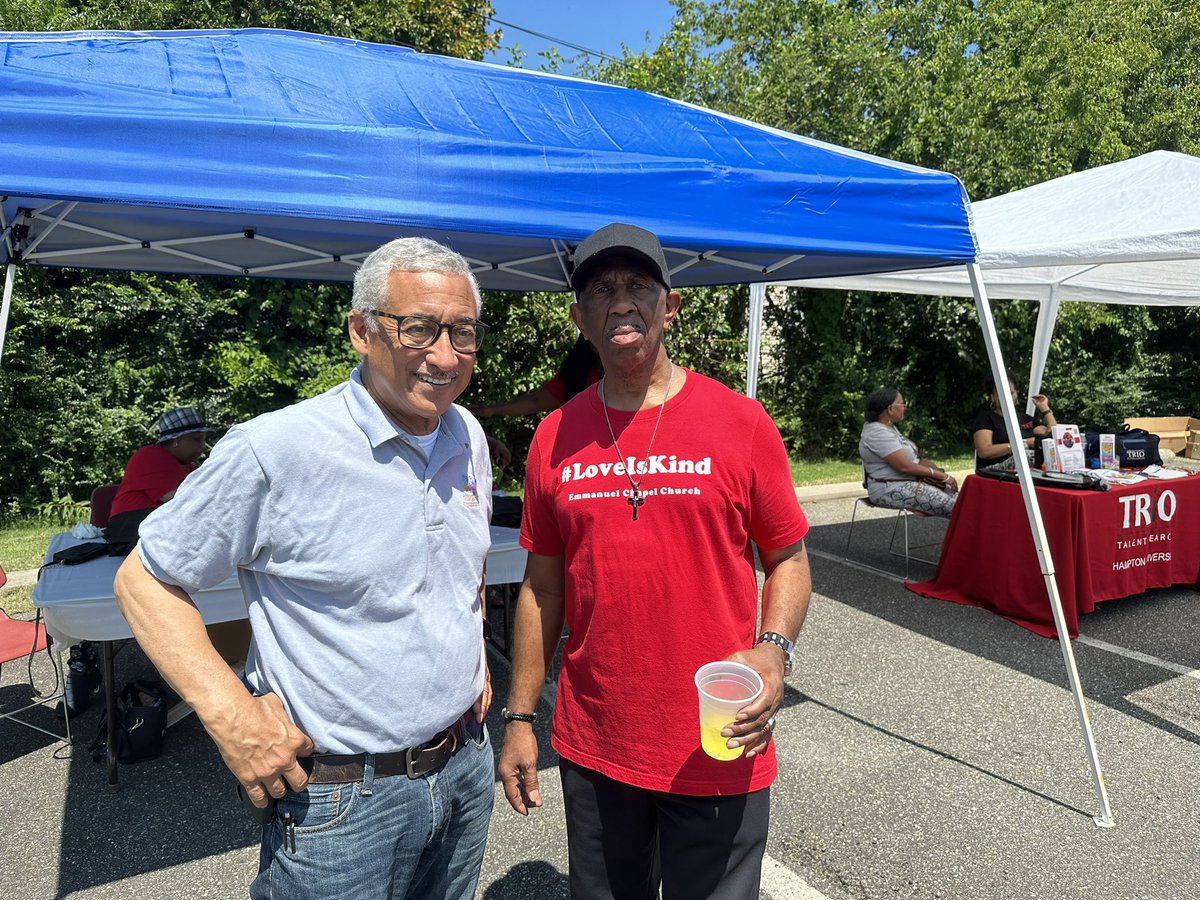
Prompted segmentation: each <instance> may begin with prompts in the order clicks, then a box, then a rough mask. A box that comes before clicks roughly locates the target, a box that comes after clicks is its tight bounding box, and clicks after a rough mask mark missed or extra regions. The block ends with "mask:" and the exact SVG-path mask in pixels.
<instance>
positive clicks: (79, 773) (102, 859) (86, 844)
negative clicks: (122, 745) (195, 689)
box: [56, 642, 258, 897]
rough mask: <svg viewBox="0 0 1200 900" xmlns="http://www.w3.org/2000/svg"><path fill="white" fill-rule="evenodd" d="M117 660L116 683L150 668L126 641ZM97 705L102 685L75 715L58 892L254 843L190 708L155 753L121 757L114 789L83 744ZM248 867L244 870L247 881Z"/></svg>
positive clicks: (253, 831)
mask: <svg viewBox="0 0 1200 900" xmlns="http://www.w3.org/2000/svg"><path fill="white" fill-rule="evenodd" d="M115 669H116V684H117V686H118V690H119V689H120V686H121V685H123V684H124V683H125V682H126V681H129V680H131V679H134V678H146V677H156V674H155V671H154V669H153V667H152V666H151V665H150V663H149V662H148V661H147V660H146V657H145V656H144V655H143V654H142V652H141V650H140V648H138V647H137V645H136V644H133V643H132V642H131V643H128V644H126V645H124V647H123V648H122V650H121V651H120V652H119V653H118V654H117V656H116V660H115ZM102 707H103V697H102V694H101V693H99V692H98V693H96V694H93V695H92V697H91V702H90V704H89V707H88V709H87V710H86V712H85V713H84V714H83V715H82V716H80V717H79V719H78V720H76V721H77V722H78V725H77V726H75V727H76V729H77V732H76V733H77V737H76V741H75V746H74V748H73V751H72V754H71V760H70V773H69V775H68V781H67V795H66V798H65V803H64V806H63V823H62V850H61V856H60V859H61V864H60V868H59V874H58V891H57V894H56V896H57V897H66V896H68V895H70V894H72V893H73V892H76V891H83V890H86V889H88V888H93V887H95V886H98V885H103V884H108V883H111V882H116V881H120V880H122V879H125V878H129V877H131V876H135V875H142V874H145V873H147V872H152V871H156V870H160V869H167V868H170V867H172V866H177V865H180V864H182V863H187V862H191V861H193V860H197V859H203V858H205V857H209V856H214V855H216V854H220V853H224V852H227V851H229V850H233V849H237V848H242V847H248V846H251V845H257V843H258V830H257V827H256V826H255V825H254V824H253V823H252V822H251V821H250V819H249V817H248V816H246V815H245V813H243V812H242V810H241V809H240V807H239V806H238V802H237V796H236V793H235V784H234V780H233V776H232V775H230V774H229V771H228V770H227V769H226V768H225V764H224V762H223V761H222V760H221V757H220V754H219V753H218V752H217V749H216V746H215V745H214V744H213V742H212V741H211V740H210V739H209V737H208V735H207V734H205V732H204V729H203V728H202V727H201V726H200V723H199V721H198V720H197V719H196V717H195V716H189V717H188V718H186V719H184V720H183V721H181V722H179V723H178V724H176V725H174V726H173V727H171V728H169V729H168V730H167V736H166V740H165V742H164V746H163V753H162V755H161V756H159V757H158V758H157V759H153V760H149V761H147V762H142V763H138V764H136V765H122V766H121V767H120V781H121V784H120V789H119V790H117V791H115V792H114V791H110V790H109V788H108V786H107V776H106V768H105V766H104V764H103V762H93V761H92V756H91V754H90V753H88V746H89V745H90V744H91V742H92V739H93V738H94V737H95V735H96V730H97V726H98V724H99V720H100V712H101V709H102ZM253 877H254V872H253V871H249V870H248V871H246V872H245V884H246V886H247V888H248V887H249V884H250V881H251V880H252V879H253Z"/></svg>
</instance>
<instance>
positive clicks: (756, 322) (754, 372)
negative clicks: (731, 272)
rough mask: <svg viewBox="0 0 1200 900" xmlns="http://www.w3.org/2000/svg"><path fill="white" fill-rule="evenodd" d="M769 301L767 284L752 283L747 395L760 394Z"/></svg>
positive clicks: (747, 341)
mask: <svg viewBox="0 0 1200 900" xmlns="http://www.w3.org/2000/svg"><path fill="white" fill-rule="evenodd" d="M766 302H767V286H766V285H765V284H761V283H760V284H752V285H750V324H749V333H748V335H747V340H746V396H747V397H754V396H756V395H757V394H758V363H759V356H760V351H761V348H762V323H763V309H764V307H765V306H766Z"/></svg>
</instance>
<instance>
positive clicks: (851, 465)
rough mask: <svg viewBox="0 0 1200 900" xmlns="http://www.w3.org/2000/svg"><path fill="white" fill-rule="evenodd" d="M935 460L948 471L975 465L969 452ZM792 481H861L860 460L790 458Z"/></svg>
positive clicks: (833, 482)
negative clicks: (802, 459)
mask: <svg viewBox="0 0 1200 900" xmlns="http://www.w3.org/2000/svg"><path fill="white" fill-rule="evenodd" d="M935 462H937V464H938V465H939V466H941V467H942V468H943V469H946V470H947V471H948V472H958V471H966V470H969V469H973V468H974V467H975V457H974V455H973V454H970V453H964V454H962V455H960V456H951V457H947V458H946V459H938V460H935ZM792 481H793V482H794V483H795V484H797V485H801V486H803V485H808V484H844V483H847V482H860V481H862V462H861V461H860V460H857V459H854V460H840V459H823V460H814V461H807V460H806V461H802V462H799V461H796V460H792Z"/></svg>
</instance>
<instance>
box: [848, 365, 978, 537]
mask: <svg viewBox="0 0 1200 900" xmlns="http://www.w3.org/2000/svg"><path fill="white" fill-rule="evenodd" d="M905 409H906V404H905V402H904V397H903V396H902V395H901V394H900V392H899V391H897V390H895V389H894V388H880V389H879V390H877V391H872V392H871V393H870V394H868V395H867V421H866V423H865V424H864V425H863V430H862V437H861V438H860V439H859V442H858V455H859V456H861V457H862V461H863V473H864V474H865V476H866V485H867V495H868V496H869V497H870V498H871V502H872V503H873V504H875V505H876V506H883V507H886V508H888V509H911V510H918V511H920V512H923V513H928V514H929V515H933V516H949V515H950V510H952V509H953V508H954V501H955V499H956V498H957V496H958V484H957V482H955V480H954V477H953V476H952V475H950V473H949V472H947V471H946V470H945V469H943V468H941V467H940V466H938V465H937V464H936V463H934V462H932V461H931V460H928V459H923V458H922V457H921V454H920V453H919V452H918V451H917V445H916V444H914V443H913V442H912V441H910V440H909V439H908V438H906V437H905V436H904V435H902V434H901V433H900V431H899V429H897V428H896V423H898V422H902V421H904V411H905Z"/></svg>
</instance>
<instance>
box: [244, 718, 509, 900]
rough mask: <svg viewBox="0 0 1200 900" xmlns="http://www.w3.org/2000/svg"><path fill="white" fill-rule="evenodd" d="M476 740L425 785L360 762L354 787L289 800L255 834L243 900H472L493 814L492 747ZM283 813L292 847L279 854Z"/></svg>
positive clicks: (312, 791)
mask: <svg viewBox="0 0 1200 900" xmlns="http://www.w3.org/2000/svg"><path fill="white" fill-rule="evenodd" d="M483 735H484V738H483V743H476V742H474V741H468V742H467V745H466V746H465V747H463V748H462V749H460V750H459V751H458V752H457V753H455V754H454V755H453V756H452V757H450V759H449V761H447V763H446V765H445V766H443V767H442V768H441V769H440V770H438V771H437V772H434V773H433V774H431V775H427V776H425V777H423V778H417V779H411V778H408V777H407V776H406V775H392V776H389V777H387V778H379V779H376V778H375V777H374V761H373V759H372V758H371V757H367V765H366V767H365V770H364V772H363V780H362V781H361V782H360V783H357V784H311V785H309V786H308V788H307V789H305V790H304V791H301V792H300V793H294V792H292V791H288V793H287V795H286V796H284V797H283V798H281V799H280V800H279V802H278V805H277V812H276V816H275V821H273V822H271V823H270V824H268V825H265V826H263V838H262V848H261V850H260V852H259V871H258V877H257V878H256V879H255V880H254V883H253V884H252V885H251V886H250V896H251V898H253V900H268V898H274V900H284V898H286V900H310V898H311V900H317V898H334V897H338V898H340V897H353V898H355V900H374V898H379V900H384V898H388V900H400V898H404V897H412V898H422V900H424V898H430V900H438V898H447V900H449V898H463V900H470V898H472V897H474V896H475V886H476V884H477V882H478V881H479V867H480V865H481V864H482V862H483V850H484V845H485V844H486V842H487V829H488V820H489V819H490V818H491V814H492V796H493V786H494V781H493V770H494V767H493V760H492V746H491V741H490V740H489V739H488V738H487V732H486V730H485V731H484V732H483ZM285 813H290V814H291V816H292V818H293V820H294V821H295V825H294V828H293V832H294V835H295V842H294V845H293V843H292V840H291V838H290V837H289V838H288V839H287V842H286V846H285V830H284V825H283V818H284V814H285Z"/></svg>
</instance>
